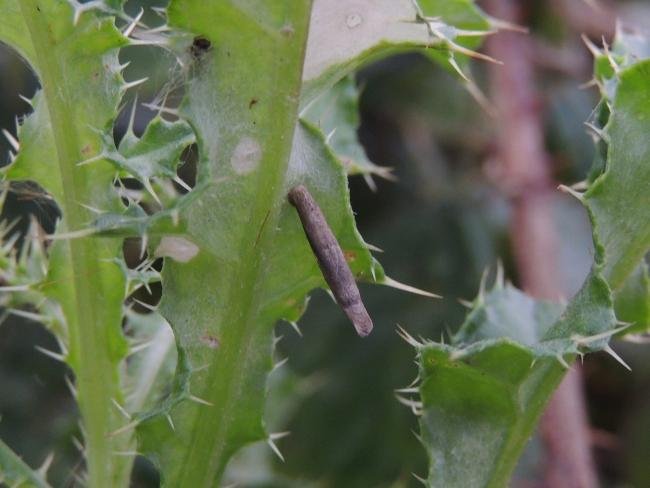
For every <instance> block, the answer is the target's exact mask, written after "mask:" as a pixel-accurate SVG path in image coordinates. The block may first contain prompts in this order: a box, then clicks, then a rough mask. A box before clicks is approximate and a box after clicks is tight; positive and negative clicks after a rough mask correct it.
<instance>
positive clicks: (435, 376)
mask: <svg viewBox="0 0 650 488" xmlns="http://www.w3.org/2000/svg"><path fill="white" fill-rule="evenodd" d="M624 41H625V39H624ZM625 45H626V43H625V42H621V43H619V46H618V50H617V51H618V53H619V54H618V55H612V54H610V53H603V54H602V56H601V57H600V58H597V60H596V72H597V79H598V81H599V83H600V84H601V86H602V88H603V96H604V102H603V103H604V104H606V105H607V107H608V111H609V117H608V120H607V125H606V126H605V127H604V128H603V129H602V131H600V130H599V129H596V130H598V132H599V135H600V136H601V137H602V138H603V140H604V142H605V143H606V144H607V161H606V164H605V166H604V167H601V169H600V174H599V175H598V176H597V177H596V178H595V179H594V180H593V181H592V182H591V183H590V184H589V187H588V190H587V191H586V193H585V194H584V196H583V195H580V194H577V193H575V192H574V194H575V195H576V196H577V197H578V198H580V199H581V200H582V201H583V202H584V204H585V206H586V208H587V210H588V211H589V214H590V216H591V219H592V225H593V229H594V242H595V246H596V249H597V252H596V256H595V262H594V265H593V269H592V272H591V274H590V275H589V277H588V278H587V280H586V282H585V284H584V285H583V287H582V289H581V291H580V292H579V293H578V294H577V295H576V296H575V297H573V299H572V300H571V301H570V302H569V304H568V305H567V306H566V308H565V309H564V310H563V307H561V306H560V305H556V304H550V303H545V302H541V301H536V300H533V299H531V298H529V297H526V296H525V295H523V294H522V293H520V292H517V291H516V290H513V289H512V288H510V287H504V286H503V284H502V283H500V282H499V280H497V284H496V285H495V288H494V289H493V290H492V291H490V292H489V293H487V294H486V293H484V292H483V291H481V292H480V293H479V297H478V298H477V300H476V301H475V302H474V303H473V304H472V307H471V312H470V314H469V315H468V318H467V320H466V322H465V323H464V324H463V326H462V327H461V329H460V331H459V332H458V333H457V334H456V335H455V336H454V337H453V338H452V341H451V344H450V345H444V344H435V343H425V344H421V343H418V342H417V341H415V340H414V339H412V338H411V337H410V336H408V335H407V334H406V333H404V334H405V338H406V339H407V340H408V341H409V342H410V343H412V344H413V345H414V346H415V347H416V349H417V351H418V362H419V365H420V375H419V378H418V380H419V382H420V386H419V387H417V388H416V387H412V388H407V389H406V390H405V391H406V392H407V393H415V394H419V396H420V400H411V399H403V402H404V403H406V404H407V405H410V406H411V407H412V408H413V409H414V410H415V411H416V413H418V414H419V415H420V416H421V417H420V425H421V435H422V441H423V444H424V445H425V448H426V449H427V451H428V452H429V456H430V460H431V464H430V469H429V474H428V484H429V485H430V486H495V487H496V486H503V485H505V484H507V482H508V480H509V477H510V474H511V472H512V470H513V469H514V466H515V462H516V459H518V457H519V454H520V453H521V451H522V450H523V448H524V446H525V444H526V442H527V440H528V438H529V437H530V436H531V434H532V430H533V428H534V426H535V424H536V420H537V418H538V417H539V415H540V414H541V411H542V408H543V407H544V405H545V404H546V402H547V400H548V399H549V398H550V395H551V393H552V392H553V390H554V389H555V387H556V386H557V384H558V383H559V381H560V380H561V378H562V376H563V369H564V368H566V367H568V366H569V364H570V362H571V361H572V360H573V358H575V356H576V355H582V354H584V353H585V352H590V351H596V350H605V351H606V352H608V353H609V354H611V355H612V356H613V357H614V358H615V359H617V360H619V361H621V362H622V360H620V358H618V356H617V355H616V353H614V351H613V350H612V349H611V348H610V347H609V345H608V342H609V339H610V338H611V336H613V335H614V334H616V333H618V332H621V331H622V330H625V332H626V333H629V332H631V331H635V330H644V329H646V328H647V318H648V315H647V310H648V298H649V297H650V295H649V294H648V288H647V287H648V280H647V269H646V268H647V266H646V264H645V261H644V259H645V254H646V253H647V252H648V249H650V233H649V230H650V227H649V225H648V224H649V221H648V219H647V218H646V217H644V215H645V214H646V213H647V209H648V207H649V205H650V200H648V198H649V197H648V192H647V182H648V180H649V179H650V173H648V165H647V164H646V162H647V160H648V158H649V157H650V151H649V148H648V145H647V143H646V142H645V140H646V139H644V138H643V136H642V134H645V133H647V132H648V130H649V129H650V127H648V123H649V122H648V120H650V106H649V105H648V103H647V102H648V100H649V99H650V98H649V96H648V93H649V91H650V87H648V83H647V79H648V69H649V66H650V65H648V62H647V61H643V60H639V57H638V52H637V51H634V52H632V51H629V50H626V49H625ZM633 45H634V46H635V47H638V44H633ZM618 56H620V58H619V57H618ZM603 58H604V59H603ZM641 140H643V141H644V142H640V141H641ZM567 190H568V191H572V192H573V190H570V189H567ZM640 262H641V264H639V263H640ZM617 290H619V291H618V293H617V294H616V307H617V311H618V319H619V320H620V319H622V318H623V319H626V320H630V321H632V322H633V323H634V324H635V326H634V327H632V328H628V327H627V326H624V327H620V328H616V327H617V317H616V315H615V314H614V302H613V298H612V291H617ZM618 323H619V324H620V322H618ZM623 365H624V366H626V365H625V363H623ZM626 367H627V366H626Z"/></svg>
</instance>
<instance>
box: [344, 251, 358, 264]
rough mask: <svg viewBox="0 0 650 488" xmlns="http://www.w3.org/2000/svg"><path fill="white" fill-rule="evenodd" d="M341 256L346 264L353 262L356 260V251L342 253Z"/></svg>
mask: <svg viewBox="0 0 650 488" xmlns="http://www.w3.org/2000/svg"><path fill="white" fill-rule="evenodd" d="M343 255H344V256H345V260H346V261H348V262H351V261H354V260H356V259H357V253H356V251H343Z"/></svg>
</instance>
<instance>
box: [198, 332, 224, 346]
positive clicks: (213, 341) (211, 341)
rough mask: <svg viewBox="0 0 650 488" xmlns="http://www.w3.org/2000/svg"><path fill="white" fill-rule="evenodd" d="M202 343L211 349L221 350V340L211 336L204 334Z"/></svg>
mask: <svg viewBox="0 0 650 488" xmlns="http://www.w3.org/2000/svg"><path fill="white" fill-rule="evenodd" d="M201 342H202V343H203V344H205V345H206V346H208V347H209V348H210V349H219V346H220V345H221V342H220V341H219V339H218V338H217V337H215V336H213V335H210V334H203V335H202V336H201Z"/></svg>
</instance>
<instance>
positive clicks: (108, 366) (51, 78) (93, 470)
mask: <svg viewBox="0 0 650 488" xmlns="http://www.w3.org/2000/svg"><path fill="white" fill-rule="evenodd" d="M20 8H21V11H22V13H23V17H24V19H25V22H26V24H27V26H28V29H29V32H30V35H31V38H32V40H33V43H34V45H35V52H36V55H37V58H38V64H39V68H40V69H39V73H40V75H41V79H40V81H41V84H42V87H43V91H44V93H45V95H46V100H47V104H48V111H49V114H50V120H52V121H53V123H52V129H53V133H54V139H55V143H56V150H57V154H56V159H57V163H58V168H59V174H60V177H61V184H62V187H63V189H64V200H63V201H62V202H60V204H61V207H62V211H63V215H64V225H65V228H66V229H67V230H76V229H82V228H84V227H85V226H86V225H87V222H88V221H89V220H90V216H89V215H88V211H87V210H85V209H84V208H83V207H82V205H80V203H79V202H86V201H91V195H92V193H93V192H95V191H97V189H96V188H93V187H92V185H90V182H89V181H88V180H87V178H85V177H84V174H83V172H82V171H81V170H80V169H79V167H77V166H76V164H77V162H78V161H81V160H82V159H83V157H82V156H81V150H80V144H79V142H78V136H77V127H76V126H75V124H74V122H73V120H72V116H71V109H70V107H69V106H66V100H65V97H62V96H61V93H60V92H59V90H58V87H57V85H56V80H62V79H64V74H63V72H62V70H61V64H59V63H58V62H57V58H56V57H55V56H52V55H51V52H50V51H49V50H48V49H47V48H48V46H50V45H51V44H52V43H51V42H50V41H49V40H48V39H47V36H48V32H49V30H48V25H47V23H46V22H45V21H44V19H43V16H42V15H38V14H35V12H38V11H39V10H38V9H39V6H38V1H37V0H24V1H22V2H21V3H20ZM64 245H65V246H66V247H67V254H68V256H69V265H70V268H71V269H70V270H69V275H70V277H71V281H72V283H71V287H72V289H73V290H74V295H73V297H72V301H73V303H74V313H72V314H66V318H67V326H68V332H69V340H70V345H69V347H70V351H69V354H70V356H71V357H72V358H76V367H75V368H74V370H75V373H76V382H75V384H76V389H77V394H78V398H79V406H80V410H81V415H82V418H83V425H84V430H85V439H86V446H85V458H86V460H87V464H88V485H89V486H92V487H97V488H100V487H107V488H108V487H112V486H125V485H124V482H125V479H126V480H128V475H129V471H130V468H129V466H130V463H131V460H130V459H129V458H128V457H123V459H121V460H120V459H118V460H116V462H117V464H114V463H112V462H110V461H109V460H111V459H113V460H115V458H116V457H115V456H114V453H113V452H111V451H112V442H111V437H110V435H109V434H110V430H111V428H112V427H113V426H112V422H110V419H111V418H112V416H113V412H112V411H111V410H112V408H113V407H112V399H113V398H116V399H118V398H119V388H118V384H117V377H116V375H115V374H114V372H113V367H114V366H113V364H112V362H111V360H110V350H109V345H108V344H107V341H106V332H105V330H104V327H105V321H104V319H103V317H102V315H103V310H104V297H103V291H104V290H103V289H102V286H101V282H100V280H99V276H101V275H102V273H104V272H105V271H104V269H102V268H105V267H106V265H105V264H103V263H102V260H104V259H110V258H112V257H113V255H106V253H102V252H101V251H102V250H103V249H105V247H102V246H98V245H97V243H96V242H94V241H93V240H91V239H90V238H81V239H69V240H66V241H65V243H64ZM73 360H74V359H73ZM125 477H126V478H125ZM119 480H122V481H119Z"/></svg>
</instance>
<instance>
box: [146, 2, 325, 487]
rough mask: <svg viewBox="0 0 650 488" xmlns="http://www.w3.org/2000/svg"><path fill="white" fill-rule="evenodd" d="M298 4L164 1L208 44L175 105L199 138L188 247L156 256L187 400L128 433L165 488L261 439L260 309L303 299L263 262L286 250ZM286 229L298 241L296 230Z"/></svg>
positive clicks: (302, 13) (193, 478) (299, 39)
mask: <svg viewBox="0 0 650 488" xmlns="http://www.w3.org/2000/svg"><path fill="white" fill-rule="evenodd" d="M309 11H310V4H309V2H306V1H299V0H294V1H291V2H277V3H276V2H273V3H271V2H261V1H255V2H250V1H248V2H244V1H230V2H219V3H208V2H199V1H191V0H190V1H187V0H186V1H180V0H178V1H172V2H171V4H170V6H169V9H168V15H169V23H170V25H172V26H174V27H177V28H183V29H187V30H189V31H191V32H192V33H193V34H194V35H201V36H204V37H205V38H206V39H208V40H209V41H210V42H211V44H212V49H211V50H209V51H207V52H205V53H203V54H202V55H201V57H200V59H195V60H194V67H193V68H192V69H191V70H190V73H191V74H190V79H189V80H188V81H187V96H186V100H185V102H184V104H183V105H182V107H181V110H180V111H181V116H182V117H184V118H186V119H187V120H188V122H189V123H190V124H191V125H192V126H193V127H194V129H195V130H196V133H197V143H198V148H199V169H198V178H197V186H196V187H195V189H194V191H193V192H192V193H190V195H188V197H187V199H188V200H186V199H184V201H190V203H189V204H181V206H180V221H181V222H183V224H182V225H184V227H185V229H186V230H185V233H184V235H183V238H184V239H186V240H187V241H189V242H191V243H193V244H194V245H196V246H197V248H198V253H197V254H196V256H195V257H194V258H193V259H192V260H190V261H189V262H187V263H179V262H175V261H174V260H172V259H168V260H166V262H165V267H164V271H163V301H162V303H161V312H162V314H163V315H164V316H165V317H166V318H167V319H168V320H169V322H170V324H171V325H172V327H173V329H174V332H175V334H176V340H177V343H178V345H179V363H180V364H181V365H182V364H186V365H187V367H188V368H189V370H190V371H193V373H192V374H191V376H190V377H189V384H186V385H182V384H177V389H176V394H177V395H178V394H180V392H182V391H183V388H189V391H190V392H191V394H192V395H194V396H195V397H194V398H195V400H197V399H198V400H197V401H194V402H192V401H188V400H189V399H190V397H189V394H186V395H185V401H183V402H181V403H175V404H174V405H173V406H171V409H170V410H169V412H168V415H169V418H170V419H171V421H172V422H173V424H174V426H175V428H176V432H173V431H172V430H171V427H170V425H169V424H168V423H167V420H166V419H165V417H164V416H162V417H161V416H158V417H156V418H152V419H150V420H148V421H146V422H144V423H143V424H141V426H140V427H139V429H138V431H139V434H140V435H141V439H142V450H143V451H144V452H146V453H149V454H150V455H151V456H152V458H153V459H155V460H156V461H158V462H159V463H160V466H161V468H162V470H163V477H164V480H165V483H167V484H168V485H169V486H212V485H215V484H218V479H219V477H220V475H221V473H222V471H223V469H224V467H225V464H226V462H227V461H228V459H229V458H230V457H231V456H232V454H233V453H234V452H235V451H236V450H237V449H238V448H239V447H241V446H242V445H244V444H246V443H247V442H251V441H255V440H259V439H263V438H264V437H265V435H266V434H265V432H264V429H263V426H262V412H263V405H264V396H265V382H266V374H267V373H268V371H269V370H270V368H271V346H272V334H271V330H272V326H273V324H274V322H275V320H277V318H280V317H278V316H276V315H273V314H272V313H271V312H270V311H269V312H267V310H270V309H273V308H280V309H282V310H290V311H292V310H294V309H295V308H296V307H297V306H302V299H303V295H304V294H303V295H301V294H299V292H298V293H296V294H292V295H289V296H284V295H282V293H283V291H284V290H278V289H277V288H276V287H275V286H271V285H272V279H276V277H273V276H272V275H271V273H270V263H271V262H272V261H273V260H274V259H276V258H275V255H276V254H281V257H282V258H283V259H286V258H288V257H290V256H289V255H288V254H287V253H286V252H283V253H276V251H275V250H276V246H275V244H274V241H275V240H276V238H278V237H280V235H281V233H279V232H278V230H277V226H278V222H279V217H280V212H281V210H282V209H283V207H287V206H288V204H287V203H286V200H285V192H286V186H285V182H284V178H285V173H286V171H287V167H288V163H289V159H290V154H291V148H292V144H291V142H292V141H291V139H292V137H291V135H292V134H293V132H294V127H295V123H296V117H297V108H298V100H299V95H300V72H301V66H302V59H303V51H304V44H305V42H306V31H307V25H308V20H309ZM187 48H188V46H185V49H187ZM302 162H303V164H309V163H310V162H309V161H302ZM325 176H326V175H325ZM325 181H327V179H325ZM189 199H191V200H189ZM321 203H322V204H323V205H324V206H326V202H321ZM183 205H185V206H183ZM296 234H297V233H296ZM294 238H297V239H302V241H303V242H304V236H303V235H299V234H298V235H295V234H294ZM305 246H306V244H305ZM296 266H298V267H305V266H306V267H307V269H310V268H311V262H309V263H301V262H300V261H297V262H296V263H295V264H293V265H292V266H291V267H290V268H289V269H291V268H294V267H296ZM274 271H275V270H274ZM277 272H280V273H286V271H285V270H283V269H278V270H277ZM306 278H307V279H306V280H305V281H308V280H309V278H310V275H309V274H307V276H306ZM287 285H290V286H293V285H294V283H293V282H291V281H287ZM300 286H304V285H303V284H302V283H300ZM264 297H266V298H267V299H269V300H272V301H270V302H269V303H268V304H266V303H265V301H264ZM183 361H185V363H183ZM201 402H208V403H209V405H206V404H202V403H201Z"/></svg>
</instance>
